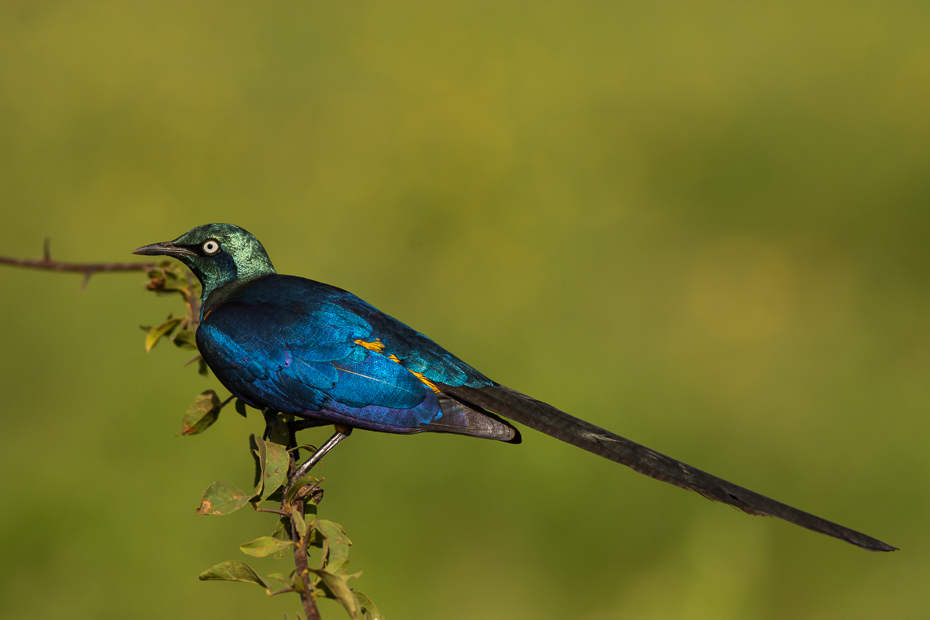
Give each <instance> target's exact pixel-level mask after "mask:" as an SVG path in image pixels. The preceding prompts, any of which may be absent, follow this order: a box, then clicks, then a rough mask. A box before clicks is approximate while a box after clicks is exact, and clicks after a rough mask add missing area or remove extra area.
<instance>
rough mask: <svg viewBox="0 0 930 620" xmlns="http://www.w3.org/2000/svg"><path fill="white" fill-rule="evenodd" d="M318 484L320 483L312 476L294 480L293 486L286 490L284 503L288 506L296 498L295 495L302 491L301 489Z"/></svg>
mask: <svg viewBox="0 0 930 620" xmlns="http://www.w3.org/2000/svg"><path fill="white" fill-rule="evenodd" d="M319 483H320V479H319V478H314V477H313V476H304V477H303V478H300V479H298V480H295V481H294V484H292V485H291V486H290V487H289V488H288V490H287V496H286V497H285V501H286V502H287V503H288V504H290V503H291V502H292V501H293V500H294V498H295V497H296V496H297V494H298V493H299V492H300V489H302V488H303V487H305V486H307V485H314V484H319Z"/></svg>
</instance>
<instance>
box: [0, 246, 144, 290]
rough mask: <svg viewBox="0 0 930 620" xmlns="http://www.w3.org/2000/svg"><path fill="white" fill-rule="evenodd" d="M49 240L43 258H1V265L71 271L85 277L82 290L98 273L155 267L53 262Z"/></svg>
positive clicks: (142, 264) (133, 264)
mask: <svg viewBox="0 0 930 620" xmlns="http://www.w3.org/2000/svg"><path fill="white" fill-rule="evenodd" d="M49 241H50V240H49V238H48V237H46V238H45V241H44V242H43V244H42V258H14V257H11V256H0V265H12V266H13V267H29V268H32V269H45V270H48V271H71V272H75V273H81V274H83V275H84V280H83V281H82V282H81V290H82V291H83V290H84V289H85V288H86V287H87V282H88V281H89V280H90V277H91V276H92V275H94V274H95V273H97V272H112V271H150V270H151V269H153V268H154V267H155V264H154V263H65V262H62V261H57V260H52V254H51V251H50V249H49Z"/></svg>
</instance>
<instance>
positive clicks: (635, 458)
mask: <svg viewBox="0 0 930 620" xmlns="http://www.w3.org/2000/svg"><path fill="white" fill-rule="evenodd" d="M442 390H443V391H444V392H446V393H448V394H451V395H453V396H455V397H456V398H459V399H461V400H463V401H465V402H466V403H470V404H471V405H477V406H478V407H481V408H483V409H486V410H488V411H492V412H494V413H496V414H498V415H501V416H503V417H505V418H509V419H511V420H514V421H515V422H519V423H520V424H524V425H526V426H529V427H530V428H533V429H536V430H538V431H541V432H543V433H546V434H547V435H551V436H553V437H555V438H556V439H561V440H562V441H564V442H567V443H570V444H572V445H573V446H578V447H579V448H583V449H585V450H587V451H589V452H593V453H594V454H597V455H600V456H602V457H604V458H606V459H610V460H611V461H616V462H617V463H621V464H623V465H626V466H627V467H630V468H632V469H634V470H636V471H638V472H639V473H641V474H645V475H647V476H650V477H652V478H655V479H656V480H662V481H663V482H668V483H670V484H674V485H675V486H678V487H681V488H683V489H689V490H691V491H696V492H697V493H700V494H701V495H703V496H704V497H706V498H708V499H711V500H714V501H718V502H723V503H724V504H730V505H731V506H735V507H737V508H739V509H740V510H742V511H743V512H747V513H749V514H751V515H763V516H773V517H778V518H779V519H784V520H785V521H788V522H789V523H794V524H795V525H800V526H801V527H806V528H807V529H809V530H813V531H815V532H820V533H821V534H826V535H828V536H833V537H835V538H839V539H841V540H845V541H846V542H849V543H852V544H854V545H858V546H859V547H862V548H863V549H868V550H869V551H895V550H896V549H897V547H892V546H891V545H889V544H886V543H883V542H882V541H880V540H877V539H875V538H872V537H871V536H866V535H865V534H862V533H860V532H857V531H855V530H851V529H849V528H848V527H843V526H842V525H838V524H836V523H833V522H831V521H827V520H826V519H821V518H820V517H817V516H815V515H812V514H810V513H807V512H804V511H802V510H798V509H797V508H792V507H791V506H788V505H786V504H782V503H781V502H776V501H775V500H773V499H770V498H768V497H766V496H764V495H760V494H758V493H756V492H754V491H750V490H749V489H744V488H743V487H741V486H737V485H735V484H733V483H731V482H727V481H726V480H723V479H722V478H718V477H716V476H712V475H711V474H708V473H707V472H704V471H701V470H700V469H697V468H695V467H691V466H690V465H686V464H685V463H682V462H681V461H676V460H675V459H672V458H669V457H667V456H665V455H664V454H659V453H658V452H656V451H654V450H650V449H649V448H647V447H645V446H641V445H639V444H638V443H635V442H633V441H630V440H629V439H626V438H624V437H621V436H619V435H615V434H614V433H611V432H610V431H606V430H604V429H602V428H599V427H597V426H595V425H593V424H589V423H588V422H585V421H584V420H579V419H578V418H575V417H573V416H570V415H568V414H567V413H565V412H564V411H560V410H558V409H556V408H555V407H553V406H551V405H548V404H546V403H544V402H542V401H538V400H536V399H534V398H530V397H529V396H526V395H525V394H521V393H520V392H517V391H516V390H511V389H510V388H507V387H504V386H488V387H483V388H469V387H454V386H445V385H444V386H442Z"/></svg>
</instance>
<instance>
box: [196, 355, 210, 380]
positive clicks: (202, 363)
mask: <svg viewBox="0 0 930 620" xmlns="http://www.w3.org/2000/svg"><path fill="white" fill-rule="evenodd" d="M197 372H199V373H200V374H202V375H203V376H204V377H206V376H207V375H208V374H210V373H209V369H208V367H207V360H205V359H203V358H202V357H201V358H200V359H199V360H198V362H197Z"/></svg>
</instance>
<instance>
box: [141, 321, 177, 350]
mask: <svg viewBox="0 0 930 620" xmlns="http://www.w3.org/2000/svg"><path fill="white" fill-rule="evenodd" d="M184 320H186V317H182V316H179V317H177V318H174V319H172V318H169V319H168V320H167V321H165V322H164V323H162V324H161V325H159V326H158V327H152V328H150V329H149V331H148V333H147V334H145V352H146V353H151V352H152V347H154V346H155V345H156V344H158V341H159V340H160V339H161V337H162V336H166V335H168V334H170V333H171V332H172V331H174V328H176V327H177V326H178V325H180V324H181V322H182V321H184Z"/></svg>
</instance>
